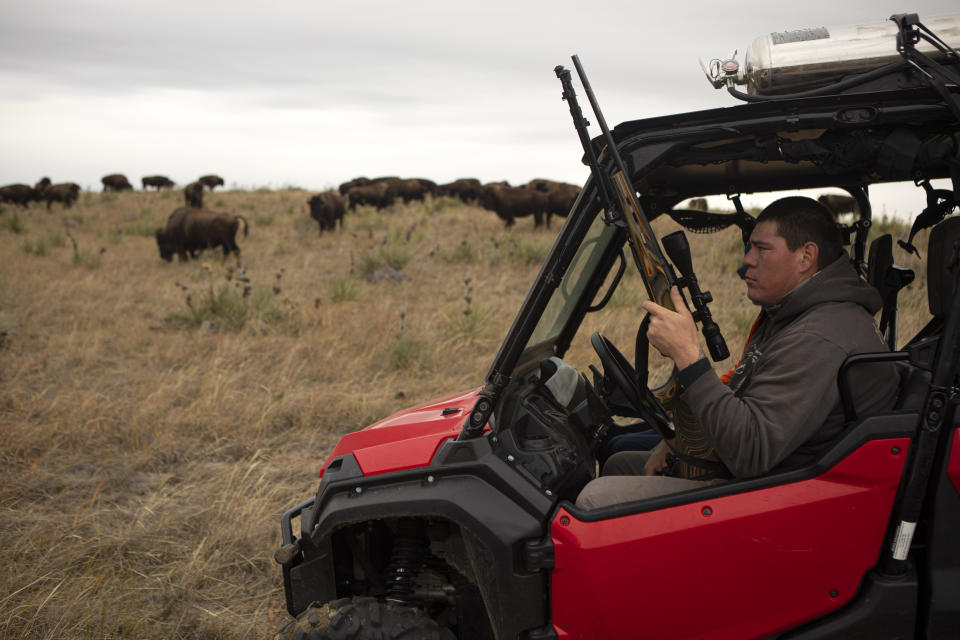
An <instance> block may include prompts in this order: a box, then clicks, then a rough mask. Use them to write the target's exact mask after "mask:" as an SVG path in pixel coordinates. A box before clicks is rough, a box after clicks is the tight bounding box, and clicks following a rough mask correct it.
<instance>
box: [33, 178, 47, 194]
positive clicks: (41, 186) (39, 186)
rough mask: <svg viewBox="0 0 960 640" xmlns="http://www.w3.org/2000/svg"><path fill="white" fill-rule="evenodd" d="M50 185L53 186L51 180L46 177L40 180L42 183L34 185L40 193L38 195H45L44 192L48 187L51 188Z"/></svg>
mask: <svg viewBox="0 0 960 640" xmlns="http://www.w3.org/2000/svg"><path fill="white" fill-rule="evenodd" d="M50 184H51V182H50V178H48V177H46V176H44V177H42V178H40V182H38V183H37V184H35V185H33V188H34V189H36V190H37V193H38V194H40V195H43V190H44V189H46V188H47V187H49V186H50Z"/></svg>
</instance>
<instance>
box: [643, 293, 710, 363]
mask: <svg viewBox="0 0 960 640" xmlns="http://www.w3.org/2000/svg"><path fill="white" fill-rule="evenodd" d="M670 298H671V299H672V300H673V306H674V307H675V308H676V309H677V310H676V311H671V310H670V309H667V308H666V307H661V306H660V305H659V304H657V303H656V302H653V301H652V300H647V301H645V302H643V304H642V306H643V308H644V309H645V310H646V311H647V312H648V313H649V314H650V329H649V330H648V331H647V338H648V339H649V340H650V344H652V345H653V346H654V347H655V348H656V349H657V351H659V352H660V353H662V354H663V355H665V356H667V357H668V358H670V359H671V360H673V361H674V362H675V363H676V365H677V368H678V369H685V368H686V367H688V366H690V365H691V364H693V363H694V362H696V361H697V360H699V359H700V342H699V340H698V338H697V325H696V323H695V322H694V321H693V316H692V315H690V310H689V309H687V305H686V304H684V302H683V297H682V296H681V295H680V290H679V289H677V287H676V286H674V287H672V288H671V289H670Z"/></svg>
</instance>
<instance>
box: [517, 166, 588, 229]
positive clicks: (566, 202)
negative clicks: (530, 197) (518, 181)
mask: <svg viewBox="0 0 960 640" xmlns="http://www.w3.org/2000/svg"><path fill="white" fill-rule="evenodd" d="M524 187H525V188H526V189H532V190H533V191H539V192H541V193H545V194H547V208H546V210H545V213H546V214H547V228H548V229H549V228H550V216H552V215H554V214H556V215H558V216H560V217H561V218H566V217H567V214H568V213H570V209H572V208H573V203H574V202H576V201H577V196H579V195H580V187H578V186H577V185H575V184H569V183H567V182H556V181H554V180H547V179H546V178H536V179H534V180H531V181H530V182H528V183H527V184H526V185H524Z"/></svg>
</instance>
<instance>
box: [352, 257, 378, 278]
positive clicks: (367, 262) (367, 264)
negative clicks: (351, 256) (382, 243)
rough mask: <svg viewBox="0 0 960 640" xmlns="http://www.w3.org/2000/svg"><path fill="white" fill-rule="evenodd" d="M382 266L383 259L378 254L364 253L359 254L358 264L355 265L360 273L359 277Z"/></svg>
mask: <svg viewBox="0 0 960 640" xmlns="http://www.w3.org/2000/svg"><path fill="white" fill-rule="evenodd" d="M382 266H383V258H382V256H381V255H380V254H379V253H376V252H374V253H371V252H369V251H364V252H362V253H361V254H360V264H358V265H357V270H359V271H360V275H362V276H366V275H369V274H371V273H373V272H374V271H376V270H377V269H379V268H380V267H382Z"/></svg>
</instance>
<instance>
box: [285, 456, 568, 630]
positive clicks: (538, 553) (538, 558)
mask: <svg viewBox="0 0 960 640" xmlns="http://www.w3.org/2000/svg"><path fill="white" fill-rule="evenodd" d="M498 453H499V455H498ZM500 455H506V454H503V453H502V450H501V451H498V452H495V451H494V449H493V447H492V446H491V443H490V437H483V438H476V439H473V440H468V441H461V442H458V441H455V440H447V441H445V442H444V443H443V444H441V445H440V448H439V449H438V450H437V453H436V455H435V456H434V458H433V460H432V461H431V463H430V464H429V465H428V466H425V467H421V468H419V469H413V470H404V471H397V472H393V473H380V474H375V475H370V476H364V475H363V473H362V471H361V469H360V465H359V464H358V463H357V461H356V458H354V456H353V454H345V455H342V456H339V457H337V458H335V459H333V460H332V461H331V462H330V464H329V465H328V466H327V469H326V470H325V472H324V474H323V480H322V481H321V484H320V489H319V491H318V493H317V497H316V498H315V499H314V501H313V502H312V504H310V503H308V504H305V505H301V507H299V508H298V509H299V510H301V520H300V525H301V537H300V539H299V541H298V542H299V547H300V551H301V554H302V555H301V556H300V557H297V558H294V559H293V560H292V561H291V562H290V563H289V564H288V565H285V566H284V587H285V589H286V591H287V607H288V610H289V611H290V613H291V614H293V615H296V614H298V613H299V612H300V611H301V610H302V609H303V608H304V607H305V606H306V605H307V604H309V603H310V602H313V601H316V600H321V601H322V600H329V599H332V598H333V597H341V596H340V594H337V593H336V576H335V567H334V563H333V562H332V560H331V558H332V555H331V544H332V536H333V534H334V532H336V531H337V530H339V529H342V528H344V527H347V526H349V525H353V524H357V523H362V522H369V521H374V520H386V519H394V518H400V517H405V516H411V517H418V518H426V519H442V520H447V521H449V522H451V523H453V524H455V525H457V526H458V527H459V528H460V530H461V531H462V532H465V533H464V535H463V536H462V537H463V541H464V543H465V545H466V548H467V553H468V555H469V556H470V559H471V562H472V565H473V567H474V568H475V569H476V573H477V587H478V588H479V590H480V592H481V594H482V596H483V601H484V603H485V605H486V607H487V616H488V618H489V620H490V622H491V625H492V626H494V628H495V633H496V637H498V638H515V637H519V635H520V633H521V632H523V631H524V630H527V629H533V628H542V627H544V626H545V625H547V624H548V622H549V597H548V581H549V578H548V575H547V573H546V572H545V571H543V570H544V569H550V568H551V567H552V550H551V549H552V545H551V544H550V543H549V540H547V542H546V547H547V548H546V549H544V545H543V544H542V541H544V540H545V539H546V523H547V520H548V517H549V515H550V513H552V511H553V508H554V504H553V501H554V500H555V498H553V497H551V496H547V495H545V494H542V493H541V492H540V490H538V489H537V488H536V487H535V485H534V484H533V483H532V482H530V481H529V480H528V479H527V478H526V476H525V474H524V472H523V470H522V469H521V468H519V467H516V466H515V465H513V464H511V462H510V461H508V460H507V459H505V458H502V457H500ZM286 522H287V523H289V518H286ZM284 535H285V537H287V535H288V533H287V532H285V534H284ZM333 555H336V554H333ZM307 565H309V568H308V567H307ZM318 572H320V573H322V574H324V575H322V577H319V578H314V577H310V579H306V575H307V574H310V575H311V576H313V575H315V574H316V573H318Z"/></svg>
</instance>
